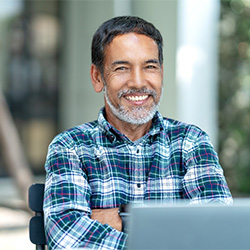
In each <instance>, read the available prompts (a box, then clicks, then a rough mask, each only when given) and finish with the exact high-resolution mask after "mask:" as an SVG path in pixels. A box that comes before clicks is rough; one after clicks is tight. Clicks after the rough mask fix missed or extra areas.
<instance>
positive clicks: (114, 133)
mask: <svg viewBox="0 0 250 250" xmlns="http://www.w3.org/2000/svg"><path fill="white" fill-rule="evenodd" d="M105 116H106V114H105V107H103V108H102V109H101V110H100V112H99V116H98V124H99V126H100V128H101V129H102V130H103V132H104V133H106V134H107V136H108V138H109V139H110V141H111V142H114V141H115V140H120V139H121V140H123V141H124V140H125V141H128V142H130V143H131V141H130V140H129V139H128V138H127V137H126V136H125V135H124V134H122V133H121V132H120V131H119V130H117V129H116V128H115V127H113V126H112V125H111V124H110V123H109V122H108V121H107V120H106V118H105ZM163 129H164V120H163V117H162V115H161V114H160V113H159V112H158V111H157V112H156V113H155V115H154V117H153V120H152V125H151V128H150V130H149V131H148V132H147V134H146V135H145V136H146V137H155V136H157V135H158V134H159V133H160V132H161V131H162V130H163Z"/></svg>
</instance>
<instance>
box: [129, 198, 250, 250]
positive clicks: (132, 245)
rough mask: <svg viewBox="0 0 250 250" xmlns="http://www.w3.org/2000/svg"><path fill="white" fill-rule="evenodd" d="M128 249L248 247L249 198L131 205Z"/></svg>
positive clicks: (249, 223)
mask: <svg viewBox="0 0 250 250" xmlns="http://www.w3.org/2000/svg"><path fill="white" fill-rule="evenodd" d="M129 223H130V224H129V237H128V249H130V250H139V249H143V250H146V249H151V250H158V249H179V250H183V249H192V250H194V249H199V250H201V249H234V250H236V249H237V250H241V249H250V201H249V200H239V201H237V202H236V201H235V202H234V204H233V205H231V206H224V205H218V204H216V205H215V204H211V205H206V206H204V205H199V206H198V205H197V206H194V205H186V204H176V205H156V204H147V205H145V206H131V207H130V217H129Z"/></svg>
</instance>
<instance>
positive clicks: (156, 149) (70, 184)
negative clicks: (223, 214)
mask: <svg viewBox="0 0 250 250" xmlns="http://www.w3.org/2000/svg"><path fill="white" fill-rule="evenodd" d="M104 114H105V111H104V109H102V110H101V111H100V113H99V118H98V121H94V122H91V123H87V124H83V125H80V126H77V127H75V128H73V129H70V130H68V131H66V132H63V133H62V134H60V135H58V136H57V137H56V138H55V139H54V140H53V141H52V143H51V144H50V146H49V151H48V155H47V161H46V165H45V169H46V172H47V176H46V185H45V196H44V213H45V230H46V235H47V243H48V247H49V249H56V248H64V249H65V248H66V249H67V248H70V247H79V246H83V247H88V248H95V249H123V248H124V247H125V243H126V239H127V234H125V233H123V232H119V231H117V230H115V229H113V228H112V227H111V226H109V225H107V224H105V225H103V224H101V223H99V222H98V221H95V220H91V219H90V216H91V209H93V208H114V207H118V206H119V204H128V203H141V202H143V201H145V200H158V201H159V200H160V201H166V200H167V201H170V202H175V201H176V200H177V199H189V200H190V201H191V202H193V203H201V202H211V201H219V202H222V203H225V204H229V203H231V202H232V197H231V194H230V191H229V188H228V186H227V183H226V180H225V178H224V176H223V170H222V168H221V166H220V165H219V162H218V157H217V154H216V152H215V151H214V149H213V147H212V145H211V143H210V141H209V138H208V135H207V134H206V133H205V132H203V131H202V130H200V129H199V128H197V127H196V126H193V125H187V124H184V123H181V122H178V121H175V120H172V119H167V118H162V116H161V115H160V114H159V113H158V112H157V113H156V115H155V117H154V119H153V123H152V126H151V129H150V131H148V133H147V134H146V135H145V136H144V137H142V138H141V139H139V140H138V141H136V142H132V141H131V140H129V139H128V138H127V137H126V136H125V135H124V134H121V133H120V132H119V131H118V130H116V129H115V128H114V127H112V126H111V125H110V124H109V123H108V122H107V121H106V119H105V117H104Z"/></svg>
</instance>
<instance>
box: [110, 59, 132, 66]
mask: <svg viewBox="0 0 250 250" xmlns="http://www.w3.org/2000/svg"><path fill="white" fill-rule="evenodd" d="M119 64H129V62H128V61H122V60H121V61H114V62H112V65H119Z"/></svg>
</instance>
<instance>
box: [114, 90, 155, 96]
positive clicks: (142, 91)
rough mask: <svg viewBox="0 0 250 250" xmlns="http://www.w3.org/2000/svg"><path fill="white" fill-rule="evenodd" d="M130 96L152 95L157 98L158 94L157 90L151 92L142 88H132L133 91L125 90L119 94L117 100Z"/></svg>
mask: <svg viewBox="0 0 250 250" xmlns="http://www.w3.org/2000/svg"><path fill="white" fill-rule="evenodd" d="M128 94H148V95H152V96H153V98H156V97H157V93H156V91H155V90H150V89H147V88H141V89H135V88H132V89H124V90H121V91H119V92H118V94H117V98H121V97H123V96H124V95H128Z"/></svg>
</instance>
